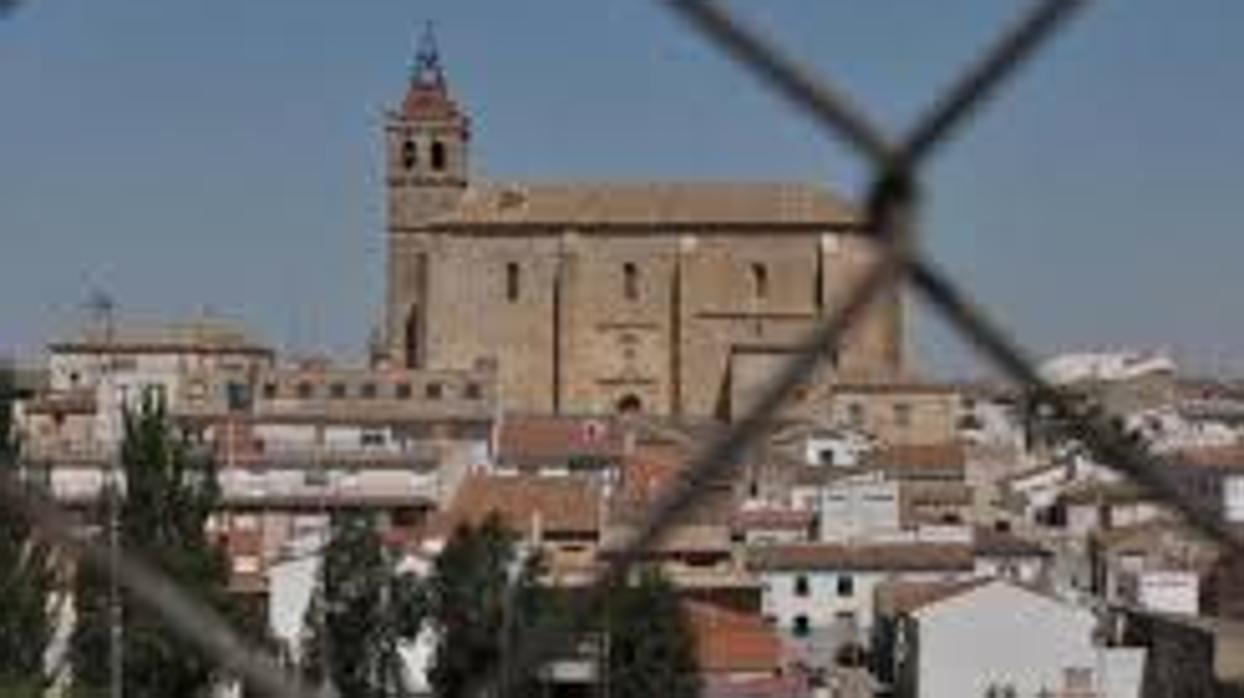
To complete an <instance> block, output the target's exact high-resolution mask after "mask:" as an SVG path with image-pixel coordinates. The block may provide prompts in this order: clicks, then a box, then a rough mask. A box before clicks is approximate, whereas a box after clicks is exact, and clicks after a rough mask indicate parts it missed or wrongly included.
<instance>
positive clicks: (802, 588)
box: [795, 574, 809, 596]
mask: <svg viewBox="0 0 1244 698" xmlns="http://www.w3.org/2000/svg"><path fill="white" fill-rule="evenodd" d="M808 593H809V589H808V577H807V575H803V574H801V575H799V576H798V577H795V596H807V595H808Z"/></svg>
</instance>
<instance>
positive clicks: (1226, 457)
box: [1168, 445, 1244, 470]
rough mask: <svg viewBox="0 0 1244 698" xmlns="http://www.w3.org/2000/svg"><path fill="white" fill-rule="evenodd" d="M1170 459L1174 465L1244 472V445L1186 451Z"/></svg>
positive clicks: (1171, 456) (1175, 454)
mask: <svg viewBox="0 0 1244 698" xmlns="http://www.w3.org/2000/svg"><path fill="white" fill-rule="evenodd" d="M1168 457H1169V459H1170V461H1171V462H1172V463H1173V464H1174V465H1187V466H1200V467H1207V468H1221V469H1224V470H1244V445H1233V446H1213V447H1208V446H1207V447H1204V448H1196V449H1185V450H1182V451H1176V452H1175V453H1172V454H1170V455H1169V456H1168Z"/></svg>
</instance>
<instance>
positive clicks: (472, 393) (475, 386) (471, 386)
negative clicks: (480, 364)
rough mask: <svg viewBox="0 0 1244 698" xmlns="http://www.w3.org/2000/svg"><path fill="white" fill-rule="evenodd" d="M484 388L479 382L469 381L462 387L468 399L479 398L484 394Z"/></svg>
mask: <svg viewBox="0 0 1244 698" xmlns="http://www.w3.org/2000/svg"><path fill="white" fill-rule="evenodd" d="M483 394H484V390H483V388H482V387H480V384H479V383H467V384H466V387H465V388H463V389H462V395H463V397H465V398H466V399H468V400H478V399H480V397H481V396H483Z"/></svg>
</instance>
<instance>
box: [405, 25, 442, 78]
mask: <svg viewBox="0 0 1244 698" xmlns="http://www.w3.org/2000/svg"><path fill="white" fill-rule="evenodd" d="M411 80H412V81H414V82H415V83H416V84H418V85H429V86H436V87H443V86H444V85H445V73H444V71H443V70H442V69H441V54H440V51H438V50H437V48H436V32H435V31H434V28H433V26H432V22H431V21H428V22H426V23H425V24H424V25H423V34H422V35H421V36H420V37H419V44H418V48H417V49H416V50H415V66H414V71H413V73H412V75H411Z"/></svg>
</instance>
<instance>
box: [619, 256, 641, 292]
mask: <svg viewBox="0 0 1244 698" xmlns="http://www.w3.org/2000/svg"><path fill="white" fill-rule="evenodd" d="M622 295H624V296H626V300H628V301H637V300H639V269H638V268H637V267H636V266H635V265H634V264H632V263H630V262H627V263H626V264H623V265H622Z"/></svg>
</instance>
